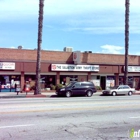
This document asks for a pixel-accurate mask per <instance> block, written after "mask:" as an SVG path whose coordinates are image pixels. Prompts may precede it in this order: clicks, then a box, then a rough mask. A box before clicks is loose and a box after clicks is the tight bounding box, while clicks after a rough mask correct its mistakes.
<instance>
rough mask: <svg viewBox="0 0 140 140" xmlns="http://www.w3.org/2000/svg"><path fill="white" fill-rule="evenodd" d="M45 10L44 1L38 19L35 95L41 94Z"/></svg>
mask: <svg viewBox="0 0 140 140" xmlns="http://www.w3.org/2000/svg"><path fill="white" fill-rule="evenodd" d="M43 8H44V0H39V18H38V42H37V43H38V48H37V62H36V83H35V92H34V94H35V95H36V94H41V87H40V72H41V44H42V29H43Z"/></svg>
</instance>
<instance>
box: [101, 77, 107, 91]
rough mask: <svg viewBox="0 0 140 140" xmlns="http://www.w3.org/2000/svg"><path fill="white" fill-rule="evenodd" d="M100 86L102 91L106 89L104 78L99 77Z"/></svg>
mask: <svg viewBox="0 0 140 140" xmlns="http://www.w3.org/2000/svg"><path fill="white" fill-rule="evenodd" d="M100 85H101V88H102V89H103V90H105V89H106V76H101V77H100Z"/></svg>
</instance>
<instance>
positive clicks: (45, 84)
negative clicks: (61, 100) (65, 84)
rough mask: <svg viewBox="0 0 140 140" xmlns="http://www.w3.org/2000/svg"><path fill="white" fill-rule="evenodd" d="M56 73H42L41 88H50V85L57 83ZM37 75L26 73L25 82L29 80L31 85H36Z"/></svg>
mask: <svg viewBox="0 0 140 140" xmlns="http://www.w3.org/2000/svg"><path fill="white" fill-rule="evenodd" d="M55 79H56V78H55V75H41V77H40V86H41V89H45V88H50V85H55ZM35 80H36V76H35V75H25V82H26V81H28V82H29V83H30V87H31V88H32V87H34V86H35Z"/></svg>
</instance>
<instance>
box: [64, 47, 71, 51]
mask: <svg viewBox="0 0 140 140" xmlns="http://www.w3.org/2000/svg"><path fill="white" fill-rule="evenodd" d="M64 51H65V52H72V47H65V48H64Z"/></svg>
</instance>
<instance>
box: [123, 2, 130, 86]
mask: <svg viewBox="0 0 140 140" xmlns="http://www.w3.org/2000/svg"><path fill="white" fill-rule="evenodd" d="M129 5H130V2H129V0H125V72H124V84H128V76H127V75H128V49H129Z"/></svg>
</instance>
